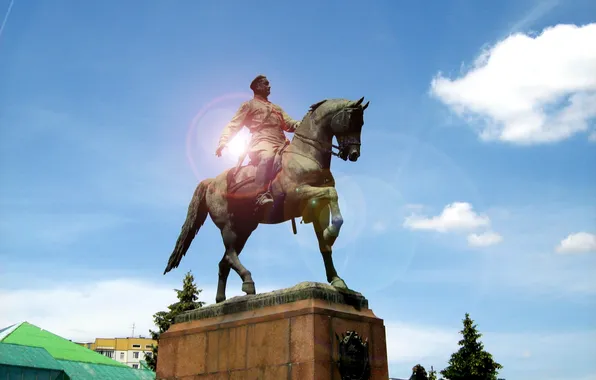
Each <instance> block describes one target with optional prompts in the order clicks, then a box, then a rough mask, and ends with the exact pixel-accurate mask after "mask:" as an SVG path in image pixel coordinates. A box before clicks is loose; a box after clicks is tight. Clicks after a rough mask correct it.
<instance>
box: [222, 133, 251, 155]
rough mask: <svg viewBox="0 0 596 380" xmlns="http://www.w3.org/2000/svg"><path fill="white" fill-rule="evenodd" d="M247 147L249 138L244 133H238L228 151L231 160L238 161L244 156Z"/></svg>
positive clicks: (230, 143)
mask: <svg viewBox="0 0 596 380" xmlns="http://www.w3.org/2000/svg"><path fill="white" fill-rule="evenodd" d="M247 147H248V137H247V136H245V134H244V133H238V134H237V135H236V136H234V138H233V139H231V140H230V142H229V143H228V145H227V147H226V150H227V153H228V156H229V157H230V158H232V159H233V160H237V159H238V158H239V157H240V156H241V155H242V154H244V152H245V151H246V148H247Z"/></svg>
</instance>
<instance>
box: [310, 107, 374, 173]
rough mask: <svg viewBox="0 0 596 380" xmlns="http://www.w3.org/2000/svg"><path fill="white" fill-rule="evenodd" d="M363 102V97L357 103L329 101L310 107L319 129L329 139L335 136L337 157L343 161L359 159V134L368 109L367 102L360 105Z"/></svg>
mask: <svg viewBox="0 0 596 380" xmlns="http://www.w3.org/2000/svg"><path fill="white" fill-rule="evenodd" d="M363 101H364V97H362V98H361V99H359V100H357V101H351V100H346V99H330V100H324V101H322V102H319V103H316V104H313V105H312V106H311V111H313V112H315V111H316V118H317V124H318V125H319V126H320V128H323V129H324V130H325V131H326V134H327V135H330V138H333V136H335V138H336V139H337V142H338V144H339V146H338V147H336V148H338V149H339V152H338V153H337V156H338V157H340V158H341V159H342V160H344V161H345V160H348V159H349V160H350V161H357V160H358V157H360V134H361V132H362V126H363V125H364V110H365V109H366V108H367V107H368V102H367V103H366V104H362V102H363ZM320 106H321V107H320Z"/></svg>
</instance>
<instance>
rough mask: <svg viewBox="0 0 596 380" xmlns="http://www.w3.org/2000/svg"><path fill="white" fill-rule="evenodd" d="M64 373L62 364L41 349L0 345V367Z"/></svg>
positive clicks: (6, 344)
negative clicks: (41, 369)
mask: <svg viewBox="0 0 596 380" xmlns="http://www.w3.org/2000/svg"><path fill="white" fill-rule="evenodd" d="M3 364H4V365H12V366H19V367H29V368H43V369H50V370H56V371H62V366H61V365H60V363H59V362H58V361H57V360H56V359H54V358H53V357H52V355H50V354H49V353H48V352H47V351H46V350H44V349H43V348H40V347H28V346H21V345H19V344H9V343H0V365H3Z"/></svg>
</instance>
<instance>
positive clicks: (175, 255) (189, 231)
mask: <svg viewBox="0 0 596 380" xmlns="http://www.w3.org/2000/svg"><path fill="white" fill-rule="evenodd" d="M210 183H211V179H206V180H203V181H202V182H201V183H199V185H198V186H197V188H196V190H195V193H194V194H193V196H192V199H191V200H190V204H189V205H188V213H187V214H186V220H185V221H184V224H183V225H182V230H181V231H180V235H179V236H178V240H177V241H176V246H175V247H174V251H173V252H172V254H171V255H170V259H169V260H168V266H167V267H166V270H165V271H164V272H163V274H166V273H168V272H169V271H171V270H172V269H174V268H177V267H178V265H180V261H181V260H182V257H184V255H185V254H186V251H188V248H189V247H190V243H192V240H193V239H194V237H195V235H196V234H197V233H198V232H199V229H200V228H201V226H202V225H203V223H205V219H207V214H208V213H209V210H208V208H207V203H206V201H205V194H206V193H207V187H209V184H210Z"/></svg>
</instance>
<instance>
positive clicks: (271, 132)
mask: <svg viewBox="0 0 596 380" xmlns="http://www.w3.org/2000/svg"><path fill="white" fill-rule="evenodd" d="M299 124H300V122H299V121H297V120H294V119H292V118H291V117H290V116H289V115H288V114H287V113H285V111H284V110H283V109H281V107H279V106H278V105H275V104H273V103H271V102H270V101H268V100H265V99H262V98H260V97H254V98H253V99H251V100H249V101H247V102H244V103H242V105H241V106H240V108H239V109H238V111H237V112H236V115H234V117H233V118H232V120H231V121H230V122H229V123H228V125H226V127H225V128H224V130H223V132H222V134H221V137H220V139H219V146H223V145H225V144H227V143H228V141H229V140H230V139H232V138H233V137H234V136H235V135H236V134H237V133H238V132H239V131H240V130H241V129H242V127H243V126H246V127H247V128H248V129H249V131H250V133H251V135H252V137H251V140H250V145H249V147H248V154H249V156H250V157H252V156H256V155H261V154H265V155H274V154H275V153H276V152H277V151H278V150H279V149H280V148H281V147H283V146H284V144H285V143H286V140H287V139H286V136H285V135H284V132H283V131H286V132H294V131H295V130H296V128H297V127H298V125H299Z"/></svg>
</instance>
